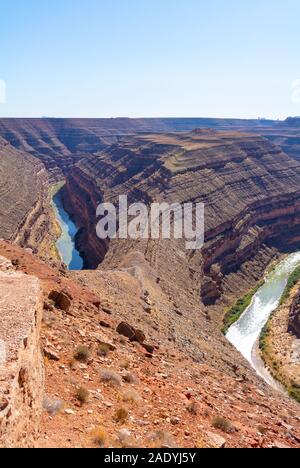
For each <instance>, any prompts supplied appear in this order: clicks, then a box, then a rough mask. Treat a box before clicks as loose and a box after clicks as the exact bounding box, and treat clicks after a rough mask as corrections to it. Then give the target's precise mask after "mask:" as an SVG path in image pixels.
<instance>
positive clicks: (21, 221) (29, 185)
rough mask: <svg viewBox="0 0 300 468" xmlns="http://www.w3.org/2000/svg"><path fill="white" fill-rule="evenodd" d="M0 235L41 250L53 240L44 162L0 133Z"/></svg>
mask: <svg viewBox="0 0 300 468" xmlns="http://www.w3.org/2000/svg"><path fill="white" fill-rule="evenodd" d="M0 204H1V206H0V238H3V239H6V240H12V241H15V242H17V243H18V244H19V245H21V246H24V247H30V248H32V249H33V250H35V251H38V252H39V253H41V254H43V253H44V251H45V252H46V251H47V250H48V247H49V245H50V244H51V242H52V240H51V239H50V237H51V219H50V211H49V182H48V175H47V172H46V169H45V166H44V165H43V163H42V162H41V161H39V160H38V159H36V158H34V157H32V156H31V155H30V154H28V153H26V152H24V151H20V150H16V149H15V148H14V147H12V146H11V145H10V144H9V143H7V142H6V141H5V140H3V139H2V138H1V137H0Z"/></svg>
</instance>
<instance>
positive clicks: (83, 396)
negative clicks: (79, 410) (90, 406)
mask: <svg viewBox="0 0 300 468" xmlns="http://www.w3.org/2000/svg"><path fill="white" fill-rule="evenodd" d="M75 398H76V400H78V401H79V403H80V404H81V405H84V404H85V403H87V402H88V400H89V391H88V389H87V388H85V387H78V388H77V389H76V391H75Z"/></svg>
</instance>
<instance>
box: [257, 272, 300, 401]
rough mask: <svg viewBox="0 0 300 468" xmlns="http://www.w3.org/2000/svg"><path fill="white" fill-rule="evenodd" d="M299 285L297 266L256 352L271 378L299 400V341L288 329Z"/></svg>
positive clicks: (299, 274)
mask: <svg viewBox="0 0 300 468" xmlns="http://www.w3.org/2000/svg"><path fill="white" fill-rule="evenodd" d="M299 288H300V267H298V268H297V269H296V270H295V271H294V272H293V273H292V274H291V275H290V278H289V280H288V284H287V287H286V290H285V292H284V294H283V296H282V299H281V303H280V306H279V307H278V308H277V309H276V310H275V311H274V312H273V313H272V315H271V317H270V318H269V320H268V322H267V324H266V325H265V327H264V329H263V331H262V333H261V336H260V341H259V348H260V350H259V353H260V357H261V359H262V360H263V362H264V364H265V366H266V367H267V369H268V371H269V372H270V374H271V375H272V377H273V378H274V379H275V380H276V381H277V382H279V383H280V384H281V385H283V386H284V388H285V389H286V391H287V392H288V393H289V395H290V396H291V397H292V398H294V399H295V400H296V401H298V402H299V403H300V340H298V339H297V338H296V337H295V336H294V335H293V334H291V333H289V331H288V329H289V317H290V310H291V306H292V303H293V300H294V298H295V296H296V295H297V294H298V292H299Z"/></svg>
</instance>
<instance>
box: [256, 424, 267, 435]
mask: <svg viewBox="0 0 300 468" xmlns="http://www.w3.org/2000/svg"><path fill="white" fill-rule="evenodd" d="M257 430H258V432H259V433H260V434H261V435H266V434H267V432H268V429H267V428H266V427H264V426H258V427H257Z"/></svg>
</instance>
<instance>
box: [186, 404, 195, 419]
mask: <svg viewBox="0 0 300 468" xmlns="http://www.w3.org/2000/svg"><path fill="white" fill-rule="evenodd" d="M186 409H187V411H188V412H189V413H190V414H192V415H193V416H197V414H198V404H197V403H196V402H195V401H193V402H192V403H190V404H189V405H188V406H187V408H186Z"/></svg>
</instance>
